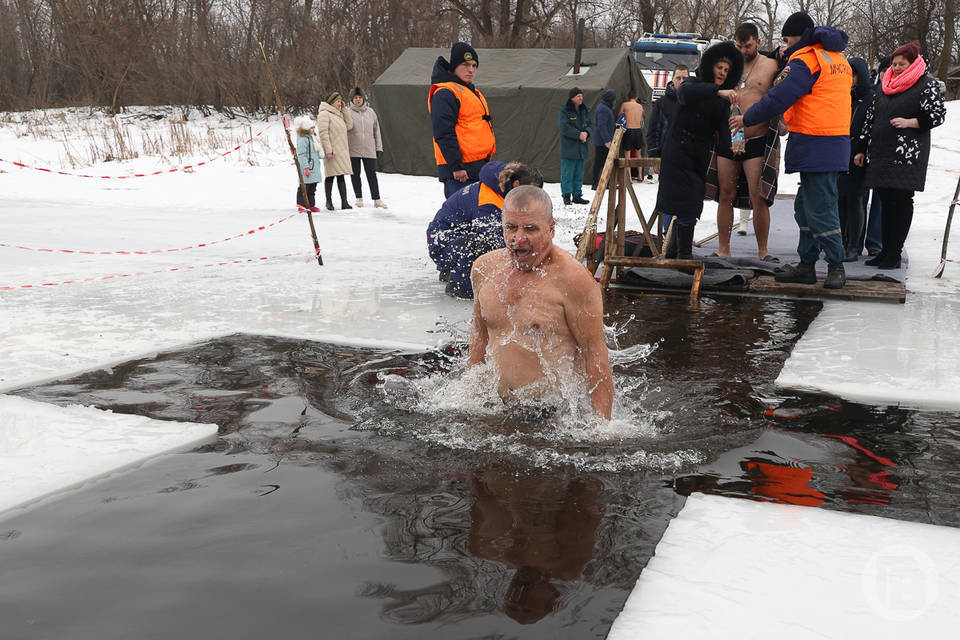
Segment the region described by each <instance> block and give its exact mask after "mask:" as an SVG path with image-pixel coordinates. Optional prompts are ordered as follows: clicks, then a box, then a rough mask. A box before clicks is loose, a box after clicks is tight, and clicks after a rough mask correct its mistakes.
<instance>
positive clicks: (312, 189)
mask: <svg viewBox="0 0 960 640" xmlns="http://www.w3.org/2000/svg"><path fill="white" fill-rule="evenodd" d="M316 194H317V183H316V182H308V183H307V198H309V200H310V202H304V201H303V189H302V188H301V187H300V185H297V204H298V205H300V206H301V207H307V208H308V209H309V208H310V207H315V206H317V198H316Z"/></svg>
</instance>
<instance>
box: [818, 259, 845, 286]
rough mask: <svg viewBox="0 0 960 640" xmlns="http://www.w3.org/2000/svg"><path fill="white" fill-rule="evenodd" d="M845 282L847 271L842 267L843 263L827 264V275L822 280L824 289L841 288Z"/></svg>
mask: <svg viewBox="0 0 960 640" xmlns="http://www.w3.org/2000/svg"><path fill="white" fill-rule="evenodd" d="M846 283H847V272H846V271H845V270H844V268H843V263H840V264H828V265H827V277H826V278H824V280H823V288H824V289H842V288H843V285H845V284H846Z"/></svg>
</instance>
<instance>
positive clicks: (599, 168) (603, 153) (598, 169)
mask: <svg viewBox="0 0 960 640" xmlns="http://www.w3.org/2000/svg"><path fill="white" fill-rule="evenodd" d="M609 154H610V149H608V148H606V147H603V146H600V147H594V154H593V190H594V191H596V190H597V184H599V182H600V174H601V173H603V165H605V164H606V163H607V156H608V155H609Z"/></svg>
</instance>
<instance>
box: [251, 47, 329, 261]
mask: <svg viewBox="0 0 960 640" xmlns="http://www.w3.org/2000/svg"><path fill="white" fill-rule="evenodd" d="M257 45H258V46H259V47H260V56H261V57H262V58H263V65H264V66H265V67H266V68H267V76H269V78H270V84H271V85H273V97H274V98H275V99H276V101H277V109H279V110H280V118H281V119H282V118H283V117H284V115H285V111H284V110H283V103H282V102H280V91H279V90H278V89H277V81H276V80H274V79H273V71H271V70H270V63H269V62H267V54H266V52H265V51H264V50H263V43H262V42H257ZM283 132H284V134H286V136H287V144H288V145H289V146H290V153H291V154H293V162H294V164H296V165H297V178H298V179H299V180H300V190H301V191H302V192H303V201H304V202H306V203H307V204H308V205H309V204H310V197H309V196H308V195H307V185H306V183H305V182H304V181H303V171H302V170H301V168H300V158H298V157H297V148H296V147H295V146H293V140H292V139H291V138H290V131H289V130H288V129H287V127H286V125H284V127H283ZM307 220H308V221H309V222H310V235H311V237H312V238H313V248H314V249H315V250H316V252H317V264H319V265H320V266H321V267H322V266H323V258H322V257H321V256H320V243H319V242H318V241H317V228H316V227H315V226H313V213H311V212H310V210H309V208H308V209H307Z"/></svg>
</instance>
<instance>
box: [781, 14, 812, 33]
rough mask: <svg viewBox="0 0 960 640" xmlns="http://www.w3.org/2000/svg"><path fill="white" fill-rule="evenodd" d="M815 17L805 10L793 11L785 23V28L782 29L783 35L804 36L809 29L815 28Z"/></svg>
mask: <svg viewBox="0 0 960 640" xmlns="http://www.w3.org/2000/svg"><path fill="white" fill-rule="evenodd" d="M813 27H814V24H813V18H811V17H810V14H808V13H806V12H805V11H797V12H796V13H791V14H790V17H789V18H787V19H786V21H785V22H784V23H783V29H781V30H780V35H781V36H802V35H803V32H804V31H806V30H807V29H813Z"/></svg>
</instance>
